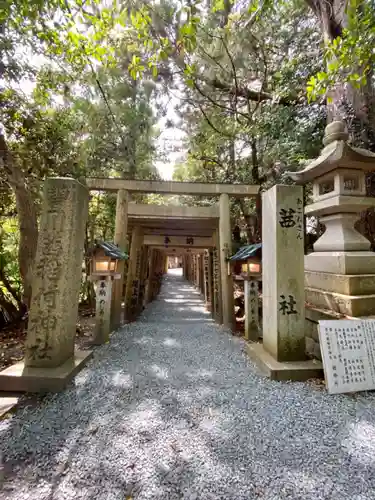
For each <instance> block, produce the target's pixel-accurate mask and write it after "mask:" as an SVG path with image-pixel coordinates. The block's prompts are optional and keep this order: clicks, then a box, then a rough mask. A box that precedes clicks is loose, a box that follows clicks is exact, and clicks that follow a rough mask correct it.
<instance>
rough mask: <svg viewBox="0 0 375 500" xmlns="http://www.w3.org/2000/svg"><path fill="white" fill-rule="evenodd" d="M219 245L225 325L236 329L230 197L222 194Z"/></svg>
mask: <svg viewBox="0 0 375 500" xmlns="http://www.w3.org/2000/svg"><path fill="white" fill-rule="evenodd" d="M219 209H220V219H219V244H220V267H221V296H222V311H223V324H224V326H226V327H227V328H230V329H233V328H234V297H233V278H232V273H231V272H230V269H229V267H228V260H227V259H228V258H229V257H230V254H231V252H232V233H231V228H230V209H229V196H228V195H227V194H221V195H220V200H219Z"/></svg>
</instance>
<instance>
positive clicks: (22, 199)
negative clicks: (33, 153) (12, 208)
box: [0, 135, 38, 307]
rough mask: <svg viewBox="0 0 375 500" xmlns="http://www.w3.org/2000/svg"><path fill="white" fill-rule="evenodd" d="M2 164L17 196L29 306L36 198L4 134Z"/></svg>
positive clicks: (25, 298) (0, 142)
mask: <svg viewBox="0 0 375 500" xmlns="http://www.w3.org/2000/svg"><path fill="white" fill-rule="evenodd" d="M0 166H2V167H3V169H4V171H5V174H6V177H7V181H8V183H9V185H10V186H11V188H12V190H13V192H14V194H15V198H16V207H17V214H18V224H19V230H20V243H19V248H18V264H19V268H20V274H21V278H22V283H23V296H22V300H23V302H24V304H25V305H26V306H27V307H29V306H30V301H31V286H32V268H33V264H34V259H35V254H36V248H37V242H38V222H37V215H36V209H35V203H34V199H33V197H32V194H31V193H30V191H29V189H28V187H27V184H26V179H25V176H24V174H23V172H22V170H20V169H19V168H18V166H17V165H15V163H14V161H13V159H12V157H11V154H10V152H9V150H8V146H7V144H6V141H5V138H4V136H3V135H0Z"/></svg>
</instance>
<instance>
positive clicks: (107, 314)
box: [93, 276, 120, 345]
mask: <svg viewBox="0 0 375 500" xmlns="http://www.w3.org/2000/svg"><path fill="white" fill-rule="evenodd" d="M116 281H120V280H115V281H113V280H112V276H103V277H101V279H100V280H98V281H97V282H96V316H95V332H94V340H93V344H94V345H101V344H105V343H106V342H108V340H109V334H110V332H111V299H112V286H113V283H116Z"/></svg>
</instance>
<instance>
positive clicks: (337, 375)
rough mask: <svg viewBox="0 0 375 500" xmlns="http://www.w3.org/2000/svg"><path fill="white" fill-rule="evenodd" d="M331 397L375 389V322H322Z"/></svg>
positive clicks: (322, 336)
mask: <svg viewBox="0 0 375 500" xmlns="http://www.w3.org/2000/svg"><path fill="white" fill-rule="evenodd" d="M319 338H320V348H321V352H322V359H323V368H324V373H325V378H326V384H327V389H328V392H329V393H330V394H337V393H345V392H357V391H367V390H372V389H375V320H374V319H368V320H332V321H328V320H327V321H326V320H324V321H319Z"/></svg>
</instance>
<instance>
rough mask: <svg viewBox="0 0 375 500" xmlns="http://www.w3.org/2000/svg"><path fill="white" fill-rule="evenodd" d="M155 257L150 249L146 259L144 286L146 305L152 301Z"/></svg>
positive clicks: (154, 252) (154, 251) (153, 251)
mask: <svg viewBox="0 0 375 500" xmlns="http://www.w3.org/2000/svg"><path fill="white" fill-rule="evenodd" d="M155 255H156V250H154V249H153V248H150V251H149V257H148V261H149V263H148V277H147V285H146V304H148V303H149V302H151V301H152V299H153V297H152V295H153V294H152V289H153V288H152V287H153V281H154V274H155Z"/></svg>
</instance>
